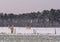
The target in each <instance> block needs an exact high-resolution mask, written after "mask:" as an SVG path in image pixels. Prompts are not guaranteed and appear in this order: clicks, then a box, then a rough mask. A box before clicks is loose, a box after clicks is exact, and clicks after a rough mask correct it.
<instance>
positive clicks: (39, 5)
mask: <svg viewBox="0 0 60 42" xmlns="http://www.w3.org/2000/svg"><path fill="white" fill-rule="evenodd" d="M51 8H54V9H60V0H0V12H3V13H29V12H33V11H35V12H37V11H42V10H45V9H46V10H50V9H51Z"/></svg>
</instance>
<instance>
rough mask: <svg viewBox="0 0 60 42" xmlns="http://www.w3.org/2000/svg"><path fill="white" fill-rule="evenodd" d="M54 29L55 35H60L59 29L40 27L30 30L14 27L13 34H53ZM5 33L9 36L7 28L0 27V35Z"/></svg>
mask: <svg viewBox="0 0 60 42" xmlns="http://www.w3.org/2000/svg"><path fill="white" fill-rule="evenodd" d="M55 29H56V35H60V28H40V27H31V29H27V27H14V33H15V34H32V33H34V32H35V33H37V34H52V35H54V34H55ZM1 33H6V34H10V29H9V27H0V34H1Z"/></svg>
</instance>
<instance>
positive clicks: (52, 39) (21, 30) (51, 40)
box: [0, 27, 60, 42]
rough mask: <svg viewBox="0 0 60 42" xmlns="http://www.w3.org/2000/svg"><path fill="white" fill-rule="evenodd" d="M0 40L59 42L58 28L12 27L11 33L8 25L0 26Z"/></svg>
mask: <svg viewBox="0 0 60 42" xmlns="http://www.w3.org/2000/svg"><path fill="white" fill-rule="evenodd" d="M55 29H56V33H57V34H56V35H55ZM2 33H3V34H2ZM34 33H36V34H38V35H36V34H34ZM1 34H2V35H1ZM22 34H25V35H22ZM26 34H27V35H26ZM30 34H33V35H30ZM39 34H41V35H39ZM48 34H50V35H48ZM0 42H60V28H36V27H32V28H31V29H27V28H26V27H14V34H11V33H10V29H9V28H8V27H0Z"/></svg>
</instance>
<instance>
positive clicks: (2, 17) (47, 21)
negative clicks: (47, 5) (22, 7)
mask: <svg viewBox="0 0 60 42" xmlns="http://www.w3.org/2000/svg"><path fill="white" fill-rule="evenodd" d="M11 24H12V25H14V26H16V27H25V26H31V27H60V9H50V10H43V11H42V12H40V11H37V12H31V13H23V14H18V15H17V14H14V13H9V14H7V13H0V27H7V26H9V25H11Z"/></svg>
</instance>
